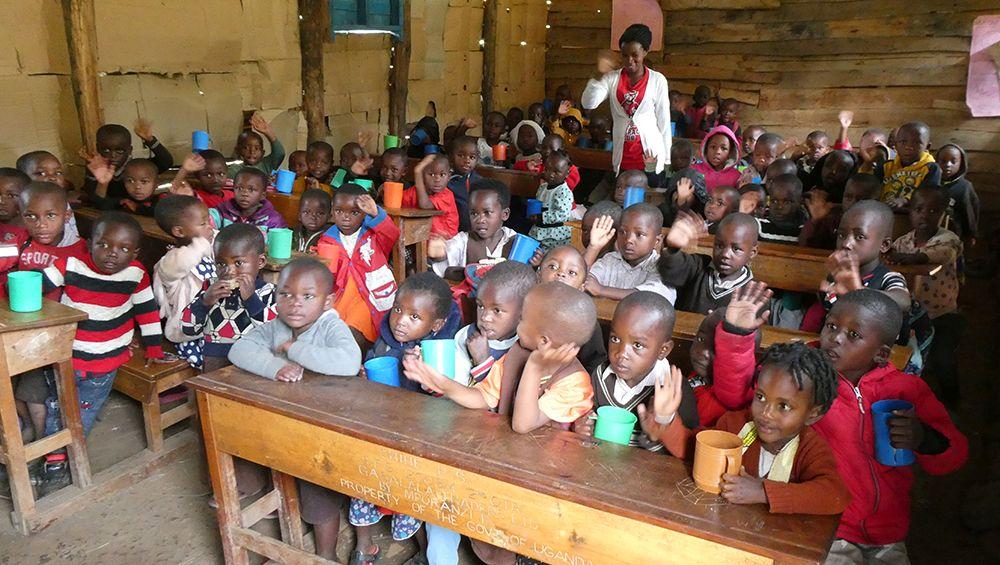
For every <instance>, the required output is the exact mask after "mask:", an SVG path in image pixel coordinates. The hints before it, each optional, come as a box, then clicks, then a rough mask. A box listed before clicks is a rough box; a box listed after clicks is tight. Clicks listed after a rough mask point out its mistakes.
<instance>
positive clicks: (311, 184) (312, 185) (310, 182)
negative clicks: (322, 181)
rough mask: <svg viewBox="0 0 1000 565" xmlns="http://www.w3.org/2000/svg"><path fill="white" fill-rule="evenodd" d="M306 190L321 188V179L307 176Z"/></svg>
mask: <svg viewBox="0 0 1000 565" xmlns="http://www.w3.org/2000/svg"><path fill="white" fill-rule="evenodd" d="M305 185H306V190H321V189H320V187H319V181H318V180H317V179H315V178H313V177H309V176H307V177H306V180H305Z"/></svg>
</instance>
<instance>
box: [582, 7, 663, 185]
mask: <svg viewBox="0 0 1000 565" xmlns="http://www.w3.org/2000/svg"><path fill="white" fill-rule="evenodd" d="M652 42H653V32H651V31H650V30H649V27H647V26H645V25H643V24H632V25H630V26H629V27H628V29H626V30H625V32H624V33H622V36H621V39H619V40H618V47H619V49H620V50H621V62H620V63H621V64H622V67H621V69H618V68H616V64H619V61H617V60H616V58H615V57H614V56H612V55H608V54H602V55H601V56H600V57H599V58H598V60H597V72H598V73H599V74H600V76H599V77H598V78H592V79H590V80H589V81H587V88H586V89H585V90H584V91H583V96H582V97H581V102H582V104H583V107H584V108H585V109H587V110H593V109H594V108H597V107H598V106H599V105H600V104H601V103H602V102H604V100H605V99H606V98H608V97H610V98H611V117H612V118H613V119H614V127H613V128H612V136H613V139H614V152H613V153H612V157H611V159H612V161H611V162H612V163H613V164H614V167H615V173H618V172H620V171H625V170H629V169H636V170H639V171H644V170H646V162H645V160H644V158H643V156H644V154H648V155H650V156H651V157H655V158H656V169H655V174H654V173H651V172H647V175H648V176H649V184H650V186H665V184H666V183H665V180H666V173H665V170H666V168H667V165H669V164H670V145H671V143H672V139H671V134H670V93H669V89H668V87H667V78H666V77H664V76H663V75H662V74H660V73H658V72H656V71H654V70H653V69H650V68H647V67H646V65H645V64H644V62H643V60H644V59H645V58H646V53H648V52H649V45H650V44H651V43H652Z"/></svg>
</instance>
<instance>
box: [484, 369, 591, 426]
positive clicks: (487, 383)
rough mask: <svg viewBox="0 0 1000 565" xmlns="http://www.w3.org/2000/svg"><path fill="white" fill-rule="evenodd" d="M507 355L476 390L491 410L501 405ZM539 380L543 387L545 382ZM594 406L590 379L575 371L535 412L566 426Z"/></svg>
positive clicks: (552, 389)
mask: <svg viewBox="0 0 1000 565" xmlns="http://www.w3.org/2000/svg"><path fill="white" fill-rule="evenodd" d="M506 359H507V355H504V356H503V357H501V358H500V359H497V361H496V363H494V364H493V367H492V368H491V369H490V372H489V374H487V375H486V378H485V379H483V381H482V382H480V383H479V384H478V385H476V388H477V389H479V392H480V393H481V394H482V395H483V399H484V400H485V401H486V404H487V405H488V406H489V407H490V409H496V407H497V405H498V404H500V383H501V382H502V381H503V365H504V360H506ZM551 378H552V377H551V376H549V377H543V378H542V387H543V388H544V387H545V384H546V382H548V379H551ZM593 406H594V389H593V387H592V386H591V384H590V376H589V375H587V373H586V371H577V372H575V373H571V374H569V375H566V376H565V377H563V378H561V379H559V380H558V381H556V382H555V383H553V384H552V386H550V387H548V388H547V389H545V390H544V392H543V393H542V396H541V397H539V399H538V409H539V410H540V411H541V412H542V414H545V416H546V417H547V418H548V419H550V420H552V421H555V422H559V423H563V424H569V423H571V422H575V421H576V420H577V419H579V418H580V417H581V416H583V415H584V414H586V413H587V412H590V409H591V408H593Z"/></svg>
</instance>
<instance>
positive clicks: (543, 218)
mask: <svg viewBox="0 0 1000 565" xmlns="http://www.w3.org/2000/svg"><path fill="white" fill-rule="evenodd" d="M570 165H571V163H570V160H569V155H567V154H566V153H565V152H564V151H562V150H559V151H553V152H552V153H551V154H549V156H548V158H547V159H545V168H544V170H543V171H542V182H541V184H539V186H538V193H537V194H536V195H535V198H537V199H538V200H541V202H542V213H541V215H540V216H539V218H538V220H537V221H536V222H535V224H534V225H533V226H531V231H530V232H528V235H529V236H531V237H532V238H534V239H537V240H538V241H539V242H540V243H541V248H542V249H544V250H546V251H547V250H549V249H552V248H554V247H559V246H560V245H567V244H569V242H570V239H571V237H572V235H573V232H572V231H571V230H570V227H569V226H567V225H566V222H568V221H569V220H570V219H571V217H570V212H571V211H572V210H573V192H572V191H571V190H570V189H569V186H568V185H567V184H566V177H567V176H568V175H569V167H570Z"/></svg>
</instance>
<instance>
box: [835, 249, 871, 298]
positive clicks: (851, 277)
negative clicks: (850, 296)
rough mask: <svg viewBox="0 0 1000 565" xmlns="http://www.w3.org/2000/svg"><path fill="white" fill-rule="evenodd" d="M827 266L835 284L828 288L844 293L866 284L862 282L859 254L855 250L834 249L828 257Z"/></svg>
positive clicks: (836, 292) (838, 293)
mask: <svg viewBox="0 0 1000 565" xmlns="http://www.w3.org/2000/svg"><path fill="white" fill-rule="evenodd" d="M826 267H827V269H829V270H830V275H831V276H832V277H833V284H832V285H830V286H829V288H827V289H826V290H828V291H831V292H833V293H834V294H837V295H844V294H847V293H848V292H851V291H852V290H858V289H859V288H862V287H863V286H864V285H863V284H861V274H860V272H859V271H858V256H857V255H856V254H855V253H854V252H853V251H850V250H847V249H838V250H837V251H834V252H833V253H831V254H830V256H829V257H827V259H826Z"/></svg>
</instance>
